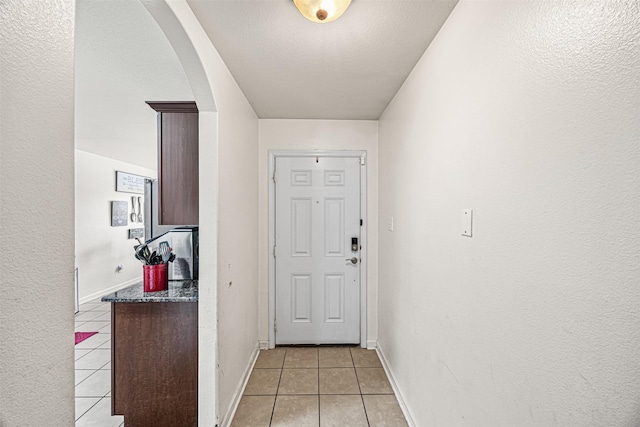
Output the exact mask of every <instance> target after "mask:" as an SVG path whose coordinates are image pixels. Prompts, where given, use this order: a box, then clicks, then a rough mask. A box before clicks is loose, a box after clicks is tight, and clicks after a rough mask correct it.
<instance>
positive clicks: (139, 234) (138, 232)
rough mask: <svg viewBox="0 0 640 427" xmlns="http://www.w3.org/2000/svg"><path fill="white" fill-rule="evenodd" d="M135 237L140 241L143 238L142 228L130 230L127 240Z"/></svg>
mask: <svg viewBox="0 0 640 427" xmlns="http://www.w3.org/2000/svg"><path fill="white" fill-rule="evenodd" d="M136 237H138V238H140V239H142V238H143V237H144V228H130V229H129V238H130V239H135V238H136Z"/></svg>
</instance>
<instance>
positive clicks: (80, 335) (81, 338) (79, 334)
mask: <svg viewBox="0 0 640 427" xmlns="http://www.w3.org/2000/svg"><path fill="white" fill-rule="evenodd" d="M95 334H97V332H76V345H78V344H80V343H81V342H82V341H84V340H86V339H87V338H89V337H92V336H94V335H95Z"/></svg>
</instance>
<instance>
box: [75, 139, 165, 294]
mask: <svg viewBox="0 0 640 427" xmlns="http://www.w3.org/2000/svg"><path fill="white" fill-rule="evenodd" d="M75 154H76V158H75V172H76V174H75V183H76V186H75V200H76V204H75V212H76V265H77V266H79V269H78V279H79V280H78V281H79V286H78V288H79V298H80V303H83V302H86V301H89V300H91V299H93V298H97V297H100V296H103V295H106V294H107V293H109V292H113V291H115V290H117V289H119V288H122V287H123V286H127V285H129V284H131V283H133V282H135V281H136V280H141V279H142V264H141V263H140V262H139V261H138V260H137V259H135V258H134V251H133V246H134V245H137V244H138V242H137V241H136V240H135V239H131V240H130V239H129V235H128V230H129V229H131V228H144V224H143V223H140V222H133V223H132V222H131V219H130V218H128V222H129V224H128V225H127V226H123V227H112V226H111V201H114V200H118V201H124V202H127V205H128V206H129V214H130V213H131V197H142V198H143V199H144V195H143V194H132V193H122V192H117V191H116V183H115V182H116V181H115V176H116V171H122V172H127V173H131V174H135V175H140V176H146V177H149V178H155V177H156V171H155V170H151V169H146V168H142V167H140V166H136V165H132V164H129V163H124V162H120V161H118V160H113V159H110V158H107V157H103V156H99V155H97V154H93V153H87V152H85V151H81V150H75ZM137 209H138V208H137V203H136V212H137ZM143 209H144V200H143ZM118 265H122V267H123V268H122V270H120V271H118V270H117V269H116V267H117V266H118Z"/></svg>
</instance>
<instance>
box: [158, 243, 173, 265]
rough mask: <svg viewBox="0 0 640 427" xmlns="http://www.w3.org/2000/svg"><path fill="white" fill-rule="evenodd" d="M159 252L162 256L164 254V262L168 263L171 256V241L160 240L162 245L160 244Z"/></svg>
mask: <svg viewBox="0 0 640 427" xmlns="http://www.w3.org/2000/svg"><path fill="white" fill-rule="evenodd" d="M158 253H159V254H160V256H162V263H163V264H166V263H167V261H169V258H170V257H171V248H170V247H169V242H167V241H163V242H160V246H158Z"/></svg>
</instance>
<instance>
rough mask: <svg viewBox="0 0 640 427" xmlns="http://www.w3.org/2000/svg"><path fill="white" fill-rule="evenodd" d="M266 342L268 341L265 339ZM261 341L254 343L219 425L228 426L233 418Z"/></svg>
mask: <svg viewBox="0 0 640 427" xmlns="http://www.w3.org/2000/svg"><path fill="white" fill-rule="evenodd" d="M267 343H268V341H267ZM260 346H261V343H260V342H258V343H256V346H255V347H254V348H253V353H252V354H251V357H250V358H249V364H248V365H247V368H246V369H245V371H244V375H243V377H242V381H241V382H240V387H238V388H237V389H236V392H235V394H234V396H233V399H231V403H230V404H229V408H228V409H227V414H226V416H225V417H224V418H223V419H222V422H221V423H220V427H229V426H230V425H231V421H232V420H233V416H234V415H235V414H236V410H237V409H238V405H239V404H240V399H242V393H244V389H245V387H247V383H248V382H249V377H250V376H251V371H252V370H253V366H254V365H255V364H256V360H258V354H259V353H260Z"/></svg>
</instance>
